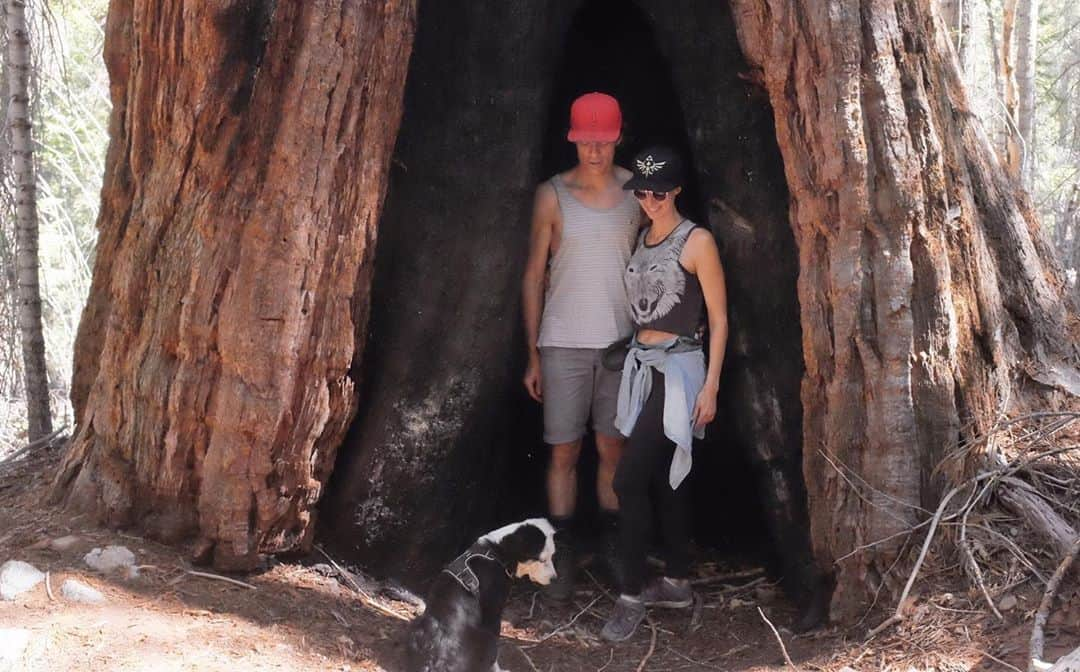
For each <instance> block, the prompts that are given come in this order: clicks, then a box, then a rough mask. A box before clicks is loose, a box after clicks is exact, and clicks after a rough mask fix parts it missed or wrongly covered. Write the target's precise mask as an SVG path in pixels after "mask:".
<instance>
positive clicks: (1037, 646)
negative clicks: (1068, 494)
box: [1028, 535, 1080, 672]
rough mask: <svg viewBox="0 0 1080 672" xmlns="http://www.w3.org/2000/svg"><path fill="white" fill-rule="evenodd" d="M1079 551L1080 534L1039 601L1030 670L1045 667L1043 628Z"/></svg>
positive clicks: (1029, 659) (1030, 649) (1032, 634)
mask: <svg viewBox="0 0 1080 672" xmlns="http://www.w3.org/2000/svg"><path fill="white" fill-rule="evenodd" d="M1078 552H1080V535H1077V537H1076V538H1075V539H1074V540H1073V543H1072V546H1071V547H1070V548H1069V552H1068V553H1066V554H1065V557H1064V558H1062V560H1061V564H1059V565H1058V568H1057V570H1056V571H1055V572H1054V575H1053V576H1051V577H1050V583H1048V584H1046V592H1044V593H1043V598H1042V602H1040V603H1039V610H1038V611H1037V612H1035V625H1034V627H1032V629H1031V645H1030V646H1029V649H1028V650H1029V653H1030V655H1029V657H1028V672H1037V671H1038V670H1042V669H1045V667H1044V666H1045V663H1043V661H1042V655H1043V644H1044V641H1043V628H1044V627H1046V619H1047V618H1049V617H1050V607H1051V605H1053V603H1054V594H1055V593H1056V592H1057V589H1058V586H1059V585H1061V580H1062V579H1063V578H1065V575H1066V574H1068V573H1069V568H1070V567H1072V564H1073V561H1074V560H1076V554H1077V553H1078Z"/></svg>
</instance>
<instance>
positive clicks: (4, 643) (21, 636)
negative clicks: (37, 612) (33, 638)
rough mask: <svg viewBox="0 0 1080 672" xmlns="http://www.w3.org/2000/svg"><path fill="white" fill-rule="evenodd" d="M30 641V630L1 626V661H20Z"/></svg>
mask: <svg viewBox="0 0 1080 672" xmlns="http://www.w3.org/2000/svg"><path fill="white" fill-rule="evenodd" d="M29 643H30V631H29V630H23V629H22V628H0V663H15V662H18V660H19V658H20V657H21V656H22V654H23V651H25V650H26V645H27V644H29Z"/></svg>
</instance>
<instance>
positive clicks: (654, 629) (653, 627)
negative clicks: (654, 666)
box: [637, 616, 656, 672]
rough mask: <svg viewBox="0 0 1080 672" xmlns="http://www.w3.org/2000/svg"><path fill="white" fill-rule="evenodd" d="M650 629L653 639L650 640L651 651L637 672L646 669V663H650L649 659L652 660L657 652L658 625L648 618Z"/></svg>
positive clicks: (646, 653)
mask: <svg viewBox="0 0 1080 672" xmlns="http://www.w3.org/2000/svg"><path fill="white" fill-rule="evenodd" d="M648 619H649V627H650V628H652V637H650V638H649V650H648V651H646V652H645V657H644V658H642V659H641V662H640V663H638V666H637V672H641V671H642V670H644V669H645V663H647V662H649V658H652V654H653V651H656V623H654V622H653V620H652V617H651V616H650V617H648Z"/></svg>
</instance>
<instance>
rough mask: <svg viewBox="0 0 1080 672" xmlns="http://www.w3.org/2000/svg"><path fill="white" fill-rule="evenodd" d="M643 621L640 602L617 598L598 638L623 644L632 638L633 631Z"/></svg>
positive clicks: (643, 614)
mask: <svg viewBox="0 0 1080 672" xmlns="http://www.w3.org/2000/svg"><path fill="white" fill-rule="evenodd" d="M644 620H645V605H644V604H643V603H642V602H641V600H635V599H631V598H628V597H627V596H625V595H622V596H620V597H619V600H618V601H617V602H616V603H615V608H614V609H613V610H612V611H611V616H609V617H608V620H607V623H605V624H604V629H603V630H601V631H600V636H601V637H603V638H604V639H606V640H607V641H609V642H625V641H626V640H628V639H630V638H631V637H633V636H634V631H635V630H637V627H638V626H639V625H641V622H642V621H644Z"/></svg>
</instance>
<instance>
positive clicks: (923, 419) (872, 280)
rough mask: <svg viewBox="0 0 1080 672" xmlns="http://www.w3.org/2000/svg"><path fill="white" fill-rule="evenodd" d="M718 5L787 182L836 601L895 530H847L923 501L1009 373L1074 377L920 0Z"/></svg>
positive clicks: (989, 413) (1024, 216)
mask: <svg viewBox="0 0 1080 672" xmlns="http://www.w3.org/2000/svg"><path fill="white" fill-rule="evenodd" d="M733 6H734V9H735V16H736V24H737V26H738V29H739V37H740V42H741V44H742V46H743V50H744V53H745V54H746V56H747V59H748V60H749V62H750V64H751V66H752V67H754V68H755V69H756V70H757V75H756V76H757V77H758V78H760V80H761V81H762V82H763V83H764V86H765V88H766V89H767V91H768V94H769V98H770V101H771V103H772V106H773V109H774V113H775V119H776V132H777V137H778V140H779V145H780V150H781V152H782V154H783V156H784V162H785V170H786V173H787V181H788V187H789V189H790V192H791V222H792V226H793V227H794V230H795V237H796V241H797V243H798V246H799V257H800V264H799V265H800V275H799V287H798V293H799V301H800V311H801V322H802V327H803V355H804V358H805V362H806V374H805V377H804V379H803V387H802V401H803V447H804V475H805V479H806V484H807V489H808V497H809V506H810V520H811V535H812V537H813V543H814V550H815V555H816V557H817V558H818V560H819V562H820V563H821V564H822V565H823V566H824V567H826V568H830V569H832V571H833V572H834V574H835V583H836V590H835V593H834V595H833V602H832V604H833V610H834V611H833V615H834V616H835V617H839V618H845V617H850V616H853V615H855V614H856V613H858V610H859V609H861V608H863V607H865V605H866V604H867V603H868V601H869V598H870V596H871V595H872V594H873V593H874V591H875V590H877V588H878V586H879V585H881V584H882V582H885V583H886V584H889V583H890V582H891V581H894V580H895V579H896V578H897V577H895V576H893V577H891V579H890V573H889V572H890V567H891V566H892V564H893V561H894V560H896V558H897V555H898V553H899V552H900V547H901V541H902V537H896V538H894V539H893V540H892V541H890V542H885V543H881V544H879V545H876V546H874V547H873V548H864V546H865V545H867V544H870V543H872V542H876V541H879V540H883V539H887V538H889V537H890V536H891V535H894V534H897V533H900V532H902V531H904V530H906V529H908V528H909V527H910V526H911V525H913V524H914V523H915V522H916V521H917V520H918V519H919V518H920V516H922V515H923V512H924V511H925V509H926V508H928V507H929V506H930V505H932V503H933V502H935V501H936V496H937V494H938V493H939V490H940V483H939V482H938V480H937V479H938V478H940V475H938V476H933V475H932V474H933V469H934V467H935V466H937V465H938V463H939V462H940V460H941V458H942V457H943V451H945V450H946V449H947V448H948V447H950V446H955V445H956V443H957V440H958V439H959V438H960V435H961V431H962V427H965V426H966V423H967V422H968V421H974V427H975V428H976V429H977V428H980V427H985V424H986V422H987V421H988V420H989V419H990V418H991V417H993V414H994V413H995V412H996V411H997V410H998V408H999V403H1001V402H1002V401H1003V400H1004V399H1005V398H1011V399H1012V400H1014V401H1015V400H1016V399H1017V398H1018V397H1019V392H1018V390H1017V389H1014V388H1013V381H1014V377H1015V376H1016V375H1026V377H1028V378H1034V379H1036V380H1039V381H1041V382H1043V383H1045V384H1047V385H1052V386H1058V387H1062V388H1064V389H1069V390H1071V391H1073V392H1074V393H1075V392H1076V391H1077V388H1078V387H1080V386H1078V384H1077V378H1076V371H1075V368H1073V367H1072V366H1071V365H1069V364H1066V362H1067V355H1068V354H1069V353H1066V352H1065V350H1067V349H1070V348H1072V347H1073V346H1072V345H1070V344H1069V339H1068V338H1067V337H1065V336H1064V335H1066V334H1067V333H1068V324H1067V315H1066V310H1065V307H1064V304H1063V301H1062V282H1061V279H1060V273H1059V272H1058V271H1057V269H1056V268H1055V267H1054V266H1053V263H1052V261H1051V259H1052V257H1051V256H1050V254H1049V252H1048V246H1047V245H1046V242H1045V240H1044V239H1043V236H1042V233H1041V231H1040V229H1039V225H1038V222H1037V221H1036V219H1035V217H1034V214H1033V212H1032V211H1031V209H1030V207H1029V206H1028V205H1027V204H1026V203H1025V202H1024V201H1022V200H1020V199H1019V198H1018V197H1017V196H1016V195H1015V193H1014V189H1013V188H1012V186H1011V185H1010V183H1009V181H1008V179H1007V178H1006V176H1005V175H1004V173H1003V172H1002V171H1001V170H1000V168H999V167H998V165H997V163H996V162H995V160H994V155H993V150H992V148H991V146H990V144H989V142H988V141H987V140H986V137H985V135H984V134H983V131H982V129H981V127H980V125H979V123H978V122H977V120H976V118H975V115H974V114H972V112H971V110H970V109H969V107H968V101H967V98H966V95H965V92H964V90H963V86H962V84H961V82H960V79H959V77H958V73H957V70H956V65H955V63H956V62H955V59H954V58H953V57H952V55H951V53H950V47H949V44H948V42H947V34H946V32H945V30H944V27H943V26H942V25H940V24H939V23H938V20H937V18H936V16H935V13H934V12H932V11H931V7H930V6H929V2H928V1H927V0H872V1H870V2H862V3H859V2H854V1H850V2H848V1H834V2H816V1H810V0H806V1H799V2H784V1H779V0H735V1H734V2H733ZM1010 395H1011V396H1010ZM826 457H827V458H828V459H826ZM841 472H844V473H843V474H841Z"/></svg>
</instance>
